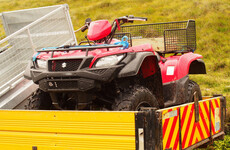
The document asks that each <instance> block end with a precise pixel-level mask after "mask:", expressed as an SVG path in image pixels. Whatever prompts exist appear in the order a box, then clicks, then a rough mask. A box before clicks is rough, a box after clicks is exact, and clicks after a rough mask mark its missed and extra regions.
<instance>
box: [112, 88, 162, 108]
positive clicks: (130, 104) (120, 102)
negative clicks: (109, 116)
mask: <svg viewBox="0 0 230 150" xmlns="http://www.w3.org/2000/svg"><path fill="white" fill-rule="evenodd" d="M141 107H156V108H159V104H158V102H157V99H156V98H155V96H154V95H153V94H152V93H151V92H150V90H149V89H148V88H145V87H143V86H134V88H132V89H127V90H124V92H122V93H120V95H119V97H118V98H117V99H116V100H115V102H114V104H113V106H112V109H113V110H119V111H138V110H140V108H141Z"/></svg>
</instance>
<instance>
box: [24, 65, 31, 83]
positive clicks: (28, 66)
mask: <svg viewBox="0 0 230 150" xmlns="http://www.w3.org/2000/svg"><path fill="white" fill-rule="evenodd" d="M31 63H32V62H29V63H28V65H27V67H26V70H25V72H24V74H23V75H24V78H26V79H28V80H32V77H31V73H30V68H31V65H32V64H31Z"/></svg>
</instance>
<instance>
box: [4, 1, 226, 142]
mask: <svg viewBox="0 0 230 150" xmlns="http://www.w3.org/2000/svg"><path fill="white" fill-rule="evenodd" d="M0 2H1V5H0V12H4V11H11V10H19V9H26V8H33V7H41V6H48V5H57V4H64V3H67V4H69V7H70V15H71V18H72V22H73V25H74V28H75V29H77V28H79V27H81V26H82V25H83V24H84V20H85V19H86V18H91V19H92V20H98V19H108V20H110V21H112V20H113V19H115V18H116V17H120V16H124V15H130V14H132V15H134V16H140V17H148V22H149V23H154V22H167V21H181V20H188V19H195V20H196V28H197V51H196V53H199V54H201V55H203V57H204V58H203V60H204V61H205V63H206V69H207V74H206V75H193V76H191V79H192V80H195V81H196V82H197V83H198V84H199V85H200V87H201V90H202V93H203V95H213V94H223V95H224V96H226V99H227V109H228V112H229V111H230V110H229V109H230V42H229V41H230V26H229V25H230V19H229V17H230V1H229V0H221V1H219V0H174V1H172V0H163V1H162V0H154V1H152V0H113V1H112V0H77V1H76V0H23V1H19V0H0ZM9 6H10V7H9ZM0 37H4V31H3V29H1V30H0ZM228 117H230V116H228ZM229 120H230V118H229ZM228 138H229V136H228Z"/></svg>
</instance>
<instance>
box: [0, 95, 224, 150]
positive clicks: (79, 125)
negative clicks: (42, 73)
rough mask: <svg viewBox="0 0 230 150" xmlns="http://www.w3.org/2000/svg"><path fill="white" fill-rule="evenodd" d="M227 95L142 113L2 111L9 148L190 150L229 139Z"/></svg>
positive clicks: (1, 145) (2, 143) (1, 134)
mask: <svg viewBox="0 0 230 150" xmlns="http://www.w3.org/2000/svg"><path fill="white" fill-rule="evenodd" d="M225 112H226V100H225V97H223V96H217V97H203V100H201V101H195V102H192V103H186V104H183V105H179V106H174V107H169V108H165V109H158V110H157V109H156V108H143V109H142V110H141V111H40V110H39V111H31V110H30V111H26V110H1V111H0V122H1V124H0V149H4V150H12V149H14V150H51V149H52V150H76V149H77V150H86V149H87V150H89V149H94V150H95V149H100V150H103V149H114V150H115V149H119V150H120V149H122V150H125V149H127V150H128V149H130V150H131V149H132V150H134V149H136V150H150V149H151V150H152V149H156V150H188V149H194V148H196V147H199V146H200V145H203V144H205V143H208V142H212V141H213V140H214V139H216V138H223V136H224V118H225Z"/></svg>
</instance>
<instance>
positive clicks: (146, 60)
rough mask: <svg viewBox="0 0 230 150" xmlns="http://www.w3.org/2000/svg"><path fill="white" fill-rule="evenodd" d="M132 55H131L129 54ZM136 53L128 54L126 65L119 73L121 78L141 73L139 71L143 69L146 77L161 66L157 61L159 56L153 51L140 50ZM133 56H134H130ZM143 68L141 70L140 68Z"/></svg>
mask: <svg viewBox="0 0 230 150" xmlns="http://www.w3.org/2000/svg"><path fill="white" fill-rule="evenodd" d="M129 55H130V56H129ZM132 55H134V54H128V56H127V57H126V59H129V61H128V62H127V60H124V61H126V62H124V63H126V65H125V67H124V68H122V69H121V71H120V72H119V74H118V77H119V78H122V77H129V76H135V75H137V74H138V73H139V71H142V74H143V77H144V78H146V77H148V76H151V75H153V74H154V73H155V72H156V71H157V70H158V68H159V65H158V63H157V60H158V59H157V56H156V55H154V53H152V52H138V53H135V55H134V56H132ZM130 57H132V58H130ZM140 69H141V70H140Z"/></svg>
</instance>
